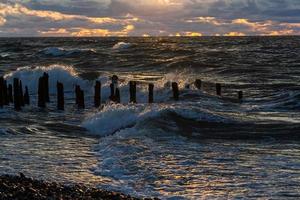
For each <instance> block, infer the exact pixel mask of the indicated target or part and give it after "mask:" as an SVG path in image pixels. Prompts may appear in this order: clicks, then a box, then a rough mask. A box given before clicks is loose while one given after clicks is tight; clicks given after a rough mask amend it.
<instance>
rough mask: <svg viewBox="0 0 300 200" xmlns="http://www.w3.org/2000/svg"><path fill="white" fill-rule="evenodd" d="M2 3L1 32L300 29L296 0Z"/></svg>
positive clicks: (182, 32)
mask: <svg viewBox="0 0 300 200" xmlns="http://www.w3.org/2000/svg"><path fill="white" fill-rule="evenodd" d="M0 1H1V0H0ZM1 2H2V3H0V26H1V32H0V36H44V35H47V36H51V35H53V36H69V35H70V36H72V35H73V36H125V35H128V36H143V35H145V36H167V35H174V36H175V35H182V36H194V35H197V36H199V35H228V36H229V35H234V34H236V35H241V33H242V34H244V35H278V34H282V35H294V34H299V33H300V25H299V24H300V1H298V0H276V1H275V0H263V1H259V0H147V1H146V0H130V1H129V0H85V1H82V0H2V1H1Z"/></svg>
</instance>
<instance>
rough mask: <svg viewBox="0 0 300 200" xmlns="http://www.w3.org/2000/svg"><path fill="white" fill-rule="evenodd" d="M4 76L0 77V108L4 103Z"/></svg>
mask: <svg viewBox="0 0 300 200" xmlns="http://www.w3.org/2000/svg"><path fill="white" fill-rule="evenodd" d="M4 102H5V100H4V78H3V77H0V108H2V107H3V105H4Z"/></svg>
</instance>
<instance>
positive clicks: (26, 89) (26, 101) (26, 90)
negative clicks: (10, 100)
mask: <svg viewBox="0 0 300 200" xmlns="http://www.w3.org/2000/svg"><path fill="white" fill-rule="evenodd" d="M24 104H25V105H30V98H29V92H28V87H27V86H26V87H25V93H24Z"/></svg>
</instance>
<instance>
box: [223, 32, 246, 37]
mask: <svg viewBox="0 0 300 200" xmlns="http://www.w3.org/2000/svg"><path fill="white" fill-rule="evenodd" d="M245 35H246V34H245V33H241V32H229V33H226V34H224V36H232V37H233V36H245Z"/></svg>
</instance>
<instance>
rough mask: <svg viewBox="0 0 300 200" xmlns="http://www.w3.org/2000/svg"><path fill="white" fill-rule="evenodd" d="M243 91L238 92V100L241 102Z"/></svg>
mask: <svg viewBox="0 0 300 200" xmlns="http://www.w3.org/2000/svg"><path fill="white" fill-rule="evenodd" d="M243 96H244V95H243V91H239V92H238V99H239V100H240V101H242V100H243Z"/></svg>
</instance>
